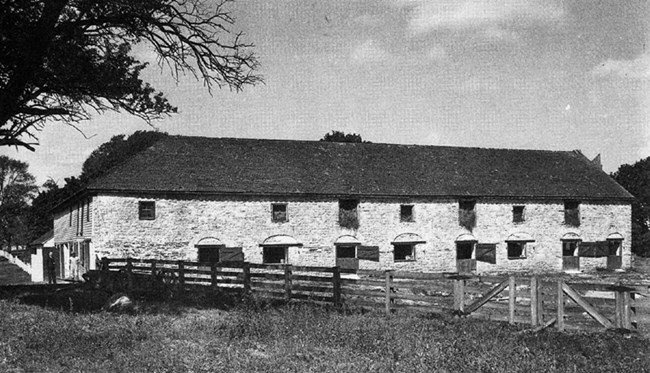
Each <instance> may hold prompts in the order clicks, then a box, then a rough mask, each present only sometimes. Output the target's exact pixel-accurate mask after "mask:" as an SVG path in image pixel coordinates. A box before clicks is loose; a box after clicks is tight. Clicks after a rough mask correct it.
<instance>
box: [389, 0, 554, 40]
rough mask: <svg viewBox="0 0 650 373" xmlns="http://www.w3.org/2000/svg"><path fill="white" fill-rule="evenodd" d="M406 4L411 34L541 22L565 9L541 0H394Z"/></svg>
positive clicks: (399, 3)
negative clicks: (408, 10) (409, 17)
mask: <svg viewBox="0 0 650 373" xmlns="http://www.w3.org/2000/svg"><path fill="white" fill-rule="evenodd" d="M394 3H395V5H396V6H398V7H400V8H409V9H410V10H411V14H412V18H411V19H410V21H409V28H410V29H411V31H412V32H413V33H414V34H423V33H428V32H431V31H436V30H450V29H451V30H458V29H473V30H476V29H483V28H489V27H493V26H494V25H503V24H505V23H508V24H512V23H514V24H518V25H527V24H531V23H535V24H537V23H544V22H551V21H556V20H559V19H561V18H563V17H564V9H563V8H562V7H561V6H559V5H557V4H555V3H553V2H551V1H543V0H528V1H520V0H463V1H459V0H394Z"/></svg>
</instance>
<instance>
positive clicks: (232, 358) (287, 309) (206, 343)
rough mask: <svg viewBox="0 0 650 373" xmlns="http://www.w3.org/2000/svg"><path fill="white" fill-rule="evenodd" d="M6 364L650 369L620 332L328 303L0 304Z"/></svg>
mask: <svg viewBox="0 0 650 373" xmlns="http://www.w3.org/2000/svg"><path fill="white" fill-rule="evenodd" d="M0 313H1V314H2V315H5V317H4V320H3V322H2V323H0V371H27V372H31V371H39V372H40V371H43V372H82V371H83V372H89V371H92V372H117V371H119V372H145V371H146V372H216V371H218V372H262V371H275V372H535V371H538V372H567V371H570V372H573V371H577V372H613V371H644V370H645V369H647V367H650V347H649V346H648V343H647V341H645V340H641V339H639V338H637V337H634V336H633V337H632V338H624V336H622V335H620V334H616V333H597V334H563V333H557V332H554V331H546V332H541V333H538V334H529V333H520V329H519V328H517V327H513V326H509V325H507V324H501V323H489V322H484V321H472V320H451V319H450V320H443V319H436V318H421V317H420V318H416V317H402V316H400V317H393V318H390V319H386V318H385V317H383V316H381V315H380V314H351V315H345V314H340V313H336V312H331V311H329V310H326V309H324V308H320V307H315V306H305V305H289V306H284V307H280V308H264V307H258V306H255V305H252V306H251V305H248V306H245V307H241V308H239V309H235V310H231V311H222V310H216V309H204V310H199V309H195V308H184V307H180V306H169V305H165V304H158V305H153V306H152V305H142V307H141V308H140V311H138V312H136V313H135V314H131V315H120V314H111V313H106V312H95V313H87V314H83V313H70V312H65V311H60V310H51V309H46V308H42V307H39V306H33V305H24V304H19V303H17V302H15V301H0Z"/></svg>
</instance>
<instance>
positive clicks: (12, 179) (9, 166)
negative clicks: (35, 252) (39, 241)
mask: <svg viewBox="0 0 650 373" xmlns="http://www.w3.org/2000/svg"><path fill="white" fill-rule="evenodd" d="M27 168H28V165H27V163H25V162H21V161H18V160H15V159H12V158H9V157H7V156H4V155H0V246H1V247H7V248H11V247H12V246H13V245H15V244H18V245H26V244H27V243H28V242H27V241H28V239H29V238H28V234H27V214H28V208H29V202H31V199H32V198H33V196H34V194H35V193H36V190H37V187H36V185H35V183H34V182H35V180H34V176H32V175H31V174H30V173H29V172H28V171H27Z"/></svg>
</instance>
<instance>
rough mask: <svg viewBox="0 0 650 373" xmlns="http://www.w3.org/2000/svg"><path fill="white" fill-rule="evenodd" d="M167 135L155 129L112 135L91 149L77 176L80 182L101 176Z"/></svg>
mask: <svg viewBox="0 0 650 373" xmlns="http://www.w3.org/2000/svg"><path fill="white" fill-rule="evenodd" d="M167 136H168V135H167V134H166V133H164V132H155V131H136V132H134V133H133V134H131V136H129V137H128V138H126V137H125V135H116V136H113V137H112V138H111V139H110V140H109V141H108V142H105V143H103V144H102V145H100V146H99V148H97V149H95V150H93V152H92V153H90V155H89V156H88V158H86V160H85V161H84V164H83V166H82V168H81V175H80V176H79V178H80V179H81V182H82V183H85V182H88V181H90V180H92V179H94V178H96V177H98V176H101V175H102V174H103V173H105V172H106V171H108V170H110V169H111V168H113V167H115V166H117V165H119V164H120V163H122V162H124V161H125V160H126V159H128V158H130V157H131V156H133V155H134V154H136V153H138V152H140V151H142V150H144V149H146V148H148V147H150V146H151V145H153V143H155V142H156V141H158V140H160V139H162V138H164V137H167Z"/></svg>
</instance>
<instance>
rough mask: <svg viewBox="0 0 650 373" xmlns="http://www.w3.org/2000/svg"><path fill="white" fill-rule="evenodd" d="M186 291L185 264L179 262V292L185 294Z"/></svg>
mask: <svg viewBox="0 0 650 373" xmlns="http://www.w3.org/2000/svg"><path fill="white" fill-rule="evenodd" d="M184 291H185V264H184V263H183V261H182V260H179V261H178V292H179V293H180V294H183V292H184Z"/></svg>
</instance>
